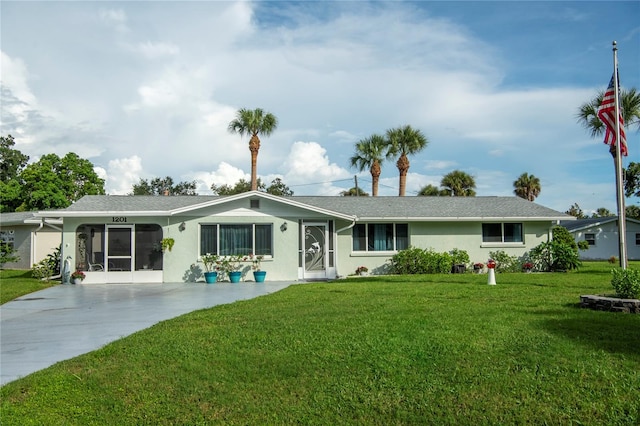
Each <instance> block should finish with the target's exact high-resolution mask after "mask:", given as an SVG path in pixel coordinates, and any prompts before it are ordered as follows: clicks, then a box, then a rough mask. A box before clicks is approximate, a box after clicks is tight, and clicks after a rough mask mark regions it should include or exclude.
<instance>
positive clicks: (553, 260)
mask: <svg viewBox="0 0 640 426" xmlns="http://www.w3.org/2000/svg"><path fill="white" fill-rule="evenodd" d="M529 256H530V258H531V260H532V261H533V263H534V264H535V268H536V269H538V270H541V271H547V272H552V271H569V270H572V269H578V267H579V266H580V265H581V262H580V259H579V257H578V250H577V248H576V249H574V248H573V247H572V246H570V245H568V244H566V243H563V242H559V241H556V240H552V241H549V242H545V243H540V244H538V245H537V246H535V247H534V248H532V249H531V251H530V252H529Z"/></svg>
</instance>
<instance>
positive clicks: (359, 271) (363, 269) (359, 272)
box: [356, 266, 369, 275]
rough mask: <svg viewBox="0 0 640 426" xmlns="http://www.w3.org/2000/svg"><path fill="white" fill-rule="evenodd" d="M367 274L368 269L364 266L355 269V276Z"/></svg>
mask: <svg viewBox="0 0 640 426" xmlns="http://www.w3.org/2000/svg"><path fill="white" fill-rule="evenodd" d="M367 272H369V268H367V267H366V266H358V267H357V268H356V275H367Z"/></svg>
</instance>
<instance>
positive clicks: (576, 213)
mask: <svg viewBox="0 0 640 426" xmlns="http://www.w3.org/2000/svg"><path fill="white" fill-rule="evenodd" d="M565 213H566V214H568V215H570V216H573V217H576V218H578V219H586V218H587V216H586V215H585V214H584V212H583V211H582V209H581V208H580V206H579V205H578V203H573V205H571V207H569V210H567V211H566V212H565Z"/></svg>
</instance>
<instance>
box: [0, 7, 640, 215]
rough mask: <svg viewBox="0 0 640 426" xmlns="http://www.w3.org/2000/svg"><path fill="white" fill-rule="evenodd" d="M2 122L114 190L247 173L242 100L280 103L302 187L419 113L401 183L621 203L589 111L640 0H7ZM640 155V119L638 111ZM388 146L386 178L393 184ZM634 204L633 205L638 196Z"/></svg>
mask: <svg viewBox="0 0 640 426" xmlns="http://www.w3.org/2000/svg"><path fill="white" fill-rule="evenodd" d="M0 14H1V15H0V24H1V30H0V31H1V32H0V36H1V38H0V50H1V60H0V65H1V74H0V80H1V84H2V91H1V95H2V104H1V118H2V122H1V127H0V133H1V134H2V135H3V136H6V135H8V134H11V135H12V136H14V138H15V141H16V146H15V148H16V149H18V150H20V151H21V152H22V153H24V154H26V155H29V156H30V161H37V159H38V158H39V157H40V156H41V155H43V154H49V153H55V154H57V155H59V156H61V157H62V156H64V155H65V154H67V153H68V152H75V153H76V154H78V155H79V156H80V157H82V158H86V159H88V160H89V161H91V162H92V163H93V164H94V165H95V169H96V172H97V173H98V175H99V176H100V177H102V178H104V179H105V189H106V192H107V193H108V194H128V193H131V191H132V186H133V184H135V183H138V182H139V180H140V179H147V180H150V179H153V178H155V177H165V176H171V177H172V178H173V179H174V181H175V182H180V181H192V180H195V181H196V182H197V184H198V192H199V193H200V194H210V193H211V191H210V189H209V188H210V186H211V184H213V183H215V184H216V185H218V186H220V185H223V184H229V185H233V184H235V183H236V182H237V181H238V180H240V179H245V180H250V172H251V170H250V152H249V149H248V139H249V138H248V137H247V136H245V137H241V136H239V135H237V134H231V133H229V131H228V130H227V127H228V124H229V122H230V121H231V120H233V119H234V118H235V114H236V111H237V110H238V109H240V108H249V109H254V108H262V109H264V110H265V111H267V112H270V113H272V114H274V115H275V116H276V117H277V118H278V121H279V125H278V128H277V130H276V131H275V132H274V133H272V134H271V135H270V136H263V137H262V138H261V141H262V144H261V148H260V152H259V156H258V167H257V171H258V176H259V177H260V178H261V180H262V181H263V182H266V183H267V184H268V183H270V182H271V181H272V180H273V179H275V178H277V177H279V178H281V179H282V180H283V181H284V183H285V184H287V185H288V186H289V187H290V188H291V189H292V190H293V191H294V193H295V195H338V194H339V193H340V192H341V191H344V190H346V189H349V188H351V187H353V186H354V182H355V176H357V180H358V186H359V187H361V188H362V189H364V190H365V191H367V192H369V193H371V175H370V174H369V172H368V171H366V170H365V171H364V172H359V171H358V170H357V169H354V168H352V167H350V161H349V159H350V157H351V156H352V155H353V154H354V145H355V143H356V142H357V141H359V140H361V139H364V138H367V137H369V136H371V135H373V134H376V133H379V134H383V133H384V132H385V131H386V130H387V129H390V128H395V127H400V126H404V125H411V126H412V127H414V128H416V129H419V130H421V131H422V132H423V133H424V134H425V136H426V137H427V139H428V145H427V147H426V148H425V149H424V150H423V151H421V152H420V153H418V154H416V155H413V156H411V157H410V158H409V160H410V162H411V163H410V164H411V167H410V169H409V174H408V177H407V193H406V194H407V196H414V195H416V194H417V193H418V192H419V191H420V189H421V188H422V187H424V186H425V185H428V184H431V185H435V186H439V185H440V181H441V179H442V177H443V176H444V175H446V174H447V173H449V172H451V171H453V170H461V171H464V172H466V173H468V174H470V175H471V176H473V177H474V179H475V182H476V192H477V195H479V196H512V195H513V189H514V187H513V182H514V181H515V180H516V179H517V178H518V176H520V175H521V174H522V173H525V172H526V173H529V174H533V175H535V176H536V177H538V178H539V179H540V182H541V187H542V191H541V193H540V196H539V197H538V198H537V199H536V203H538V204H541V205H544V206H547V207H550V208H552V209H556V210H558V211H562V212H564V211H566V210H568V209H569V208H570V207H571V205H573V204H574V203H577V204H578V205H579V206H580V208H582V210H583V211H584V212H585V213H586V214H591V213H592V212H593V211H595V210H596V209H598V208H600V207H604V208H607V209H609V210H610V211H612V212H616V210H617V207H616V190H615V169H614V164H613V160H612V158H611V156H610V154H609V152H608V147H607V146H606V145H604V144H603V137H597V138H592V137H591V136H590V134H589V132H588V131H586V130H585V129H584V128H583V127H581V125H580V124H579V123H578V122H577V118H576V114H577V111H578V108H579V106H580V105H581V104H583V103H585V102H588V101H590V100H591V99H593V98H594V97H595V96H596V94H597V92H598V91H599V90H604V89H605V88H606V86H607V84H608V82H609V79H610V78H611V75H612V72H613V53H612V41H613V40H616V41H617V46H618V61H619V73H620V82H621V85H622V86H623V87H624V88H630V87H636V88H639V89H640V19H638V16H640V2H638V1H629V2H622V1H580V2H565V1H548V2H546V1H446V2H445V1H442V2H435V1H414V2H407V1H382V2H369V1H338V2H332V1H300V2H285V1H259V2H245V1H191V2H185V1H138V2H133V1H131V2H109V1H95V2H89V1H78V2H75V1H65V2H58V1H45V2H34V1H20V2H16V1H6V0H3V1H2V3H1V6H0ZM627 139H628V146H629V156H628V157H625V158H624V161H623V165H624V166H626V165H627V164H628V163H629V162H631V161H634V162H640V133H639V132H638V131H636V130H632V131H631V130H627ZM398 186H399V182H398V170H397V168H396V165H395V161H386V162H384V163H383V164H382V176H381V181H380V195H382V196H384V195H398ZM626 203H627V205H630V204H635V205H639V204H640V200H639V199H638V197H633V198H628V199H627V201H626Z"/></svg>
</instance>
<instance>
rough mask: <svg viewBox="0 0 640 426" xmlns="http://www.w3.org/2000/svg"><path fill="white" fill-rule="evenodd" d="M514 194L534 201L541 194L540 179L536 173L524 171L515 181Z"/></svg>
mask: <svg viewBox="0 0 640 426" xmlns="http://www.w3.org/2000/svg"><path fill="white" fill-rule="evenodd" d="M513 187H514V188H515V189H514V190H513V192H514V194H516V195H517V196H518V197H520V198H524V199H525V200H529V201H533V200H535V199H536V197H537V196H538V195H540V191H541V190H542V189H541V188H540V179H538V178H537V177H535V176H534V175H530V174H528V173H523V174H521V175H520V177H519V178H518V179H516V180H515V181H514V182H513Z"/></svg>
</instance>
